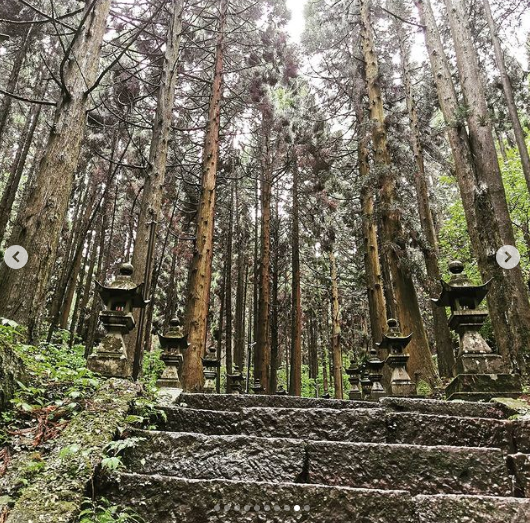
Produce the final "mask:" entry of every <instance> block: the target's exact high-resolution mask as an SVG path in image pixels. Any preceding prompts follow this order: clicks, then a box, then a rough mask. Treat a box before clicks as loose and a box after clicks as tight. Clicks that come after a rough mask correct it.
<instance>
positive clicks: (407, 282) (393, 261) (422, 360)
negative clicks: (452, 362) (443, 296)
mask: <svg viewBox="0 0 530 523" xmlns="http://www.w3.org/2000/svg"><path fill="white" fill-rule="evenodd" d="M360 6H361V22H362V30H361V40H362V47H363V54H364V60H365V74H366V81H367V89H368V97H369V100H370V118H371V120H372V125H373V127H372V140H373V145H374V151H375V165H376V168H377V169H378V174H379V179H380V198H381V200H380V202H381V225H382V227H381V230H380V234H381V239H382V243H383V251H384V256H385V258H386V260H387V264H388V268H389V272H390V274H391V279H392V287H393V290H394V295H395V298H396V305H397V315H398V320H399V321H400V324H401V328H402V329H403V331H404V332H406V333H414V338H413V340H412V342H411V344H410V345H409V352H410V359H409V369H410V371H409V372H410V373H411V375H415V374H417V373H419V375H420V376H421V378H422V379H424V380H425V381H427V382H428V383H430V384H434V382H435V380H436V370H435V368H434V363H433V360H432V356H431V353H430V350H429V343H428V341H427V335H426V333H425V327H424V325H423V321H422V317H421V313H420V308H419V304H418V297H417V295H416V289H415V287H414V282H413V280H412V275H411V273H410V269H409V259H408V253H407V247H406V239H405V238H404V234H403V229H402V225H401V212H400V210H399V208H398V204H397V195H396V183H395V172H394V168H393V165H392V160H391V157H390V153H389V151H388V144H387V134H386V128H385V114H384V108H383V98H382V94H381V87H380V85H379V82H378V78H379V66H378V59H377V54H376V50H375V46H374V36H373V29H372V25H371V19H370V0H360Z"/></svg>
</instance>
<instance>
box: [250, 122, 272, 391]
mask: <svg viewBox="0 0 530 523" xmlns="http://www.w3.org/2000/svg"><path fill="white" fill-rule="evenodd" d="M268 120H269V119H268V118H267V117H264V118H263V131H262V132H263V136H262V151H261V155H262V166H261V171H260V175H261V180H260V182H261V191H260V197H261V242H260V243H261V252H260V263H259V300H258V325H257V326H258V331H257V338H256V358H255V362H256V365H255V369H254V377H255V378H258V379H259V380H260V381H261V384H262V386H263V388H264V389H265V393H266V394H268V393H269V392H270V366H271V337H270V304H271V284H270V270H271V197H272V170H273V165H272V157H271V151H270V137H271V128H270V122H269V121H268Z"/></svg>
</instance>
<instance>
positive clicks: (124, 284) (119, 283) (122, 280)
mask: <svg viewBox="0 0 530 523" xmlns="http://www.w3.org/2000/svg"><path fill="white" fill-rule="evenodd" d="M118 271H119V272H118V276H116V278H115V279H114V281H113V282H112V283H111V284H110V285H102V284H101V283H99V282H96V285H97V287H98V291H99V294H100V296H101V299H102V300H103V302H104V303H105V304H107V303H109V302H110V300H111V299H113V300H118V299H121V300H124V301H125V300H127V301H128V300H132V303H131V304H132V307H134V308H142V307H145V305H146V304H147V303H148V302H146V301H145V300H144V299H143V288H144V284H143V283H141V284H140V285H137V284H136V283H135V282H134V281H133V279H132V275H133V273H134V268H133V266H132V265H131V264H130V263H122V264H121V265H120V267H119V269H118Z"/></svg>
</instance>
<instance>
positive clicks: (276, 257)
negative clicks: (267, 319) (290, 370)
mask: <svg viewBox="0 0 530 523" xmlns="http://www.w3.org/2000/svg"><path fill="white" fill-rule="evenodd" d="M279 201H280V198H279V194H278V188H276V198H275V212H274V232H273V236H274V254H273V257H272V271H271V272H272V290H271V378H270V391H271V393H272V394H274V393H275V392H276V390H277V389H278V361H279V352H280V332H279V331H280V324H279V317H278V316H279V315H278V306H279V304H278V288H279V280H280V267H279V264H280V215H279V212H278V211H279V209H278V208H279Z"/></svg>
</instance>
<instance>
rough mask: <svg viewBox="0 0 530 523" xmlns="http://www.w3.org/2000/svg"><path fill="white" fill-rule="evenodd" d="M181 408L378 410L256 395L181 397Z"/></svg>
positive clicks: (365, 405) (352, 404) (319, 400)
mask: <svg viewBox="0 0 530 523" xmlns="http://www.w3.org/2000/svg"><path fill="white" fill-rule="evenodd" d="M178 403H179V405H181V406H186V407H190V408H192V409H206V410H241V409H245V408H250V407H277V408H291V409H358V408H362V409H367V408H378V405H377V403H373V402H368V401H344V400H334V399H322V398H298V397H294V396H261V395H256V394H189V393H184V394H181V395H180V396H179V399H178Z"/></svg>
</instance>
